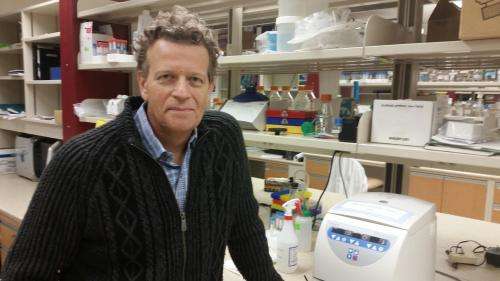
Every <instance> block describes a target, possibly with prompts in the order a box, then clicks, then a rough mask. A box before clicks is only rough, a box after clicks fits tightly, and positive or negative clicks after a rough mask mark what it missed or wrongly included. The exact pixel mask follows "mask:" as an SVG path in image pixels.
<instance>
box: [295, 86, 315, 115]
mask: <svg viewBox="0 0 500 281" xmlns="http://www.w3.org/2000/svg"><path fill="white" fill-rule="evenodd" d="M293 109H295V110H311V100H310V99H309V97H308V96H307V92H306V87H305V86H299V91H298V92H297V95H296V96H295V100H294V101H293Z"/></svg>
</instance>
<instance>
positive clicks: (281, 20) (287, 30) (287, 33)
mask: <svg viewBox="0 0 500 281" xmlns="http://www.w3.org/2000/svg"><path fill="white" fill-rule="evenodd" d="M301 19H302V17H295V16H287V17H278V18H276V30H277V31H278V46H277V50H278V51H281V52H289V51H295V50H296V49H297V47H298V46H299V45H300V44H297V45H291V44H288V43H287V42H288V41H290V40H292V39H293V37H294V36H295V23H296V22H298V21H300V20H301Z"/></svg>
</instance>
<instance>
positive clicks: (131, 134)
mask: <svg viewBox="0 0 500 281" xmlns="http://www.w3.org/2000/svg"><path fill="white" fill-rule="evenodd" d="M143 103H144V100H143V99H142V98H141V97H139V96H132V97H129V98H127V100H126V102H125V107H124V109H123V111H122V113H120V115H118V116H117V117H116V120H115V121H116V124H117V125H118V126H120V127H121V128H120V129H121V137H122V138H123V139H124V141H125V142H127V143H129V144H133V145H135V146H138V147H140V148H143V149H144V148H145V147H144V145H143V143H142V139H141V136H140V133H139V130H138V128H137V126H136V123H135V121H134V115H135V113H136V112H137V110H139V108H140V107H141V106H142V104H143ZM209 131H210V130H208V127H207V125H206V122H205V120H204V118H203V119H202V121H201V122H200V124H199V125H198V127H197V134H198V138H197V140H200V137H202V136H205V135H206V134H207V133H208V132H209Z"/></svg>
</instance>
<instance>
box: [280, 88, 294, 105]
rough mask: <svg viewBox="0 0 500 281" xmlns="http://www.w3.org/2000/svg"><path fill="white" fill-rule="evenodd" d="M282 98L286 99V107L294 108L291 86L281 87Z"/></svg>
mask: <svg viewBox="0 0 500 281" xmlns="http://www.w3.org/2000/svg"><path fill="white" fill-rule="evenodd" d="M281 100H283V101H284V105H283V106H284V107H285V108H284V109H291V108H293V97H292V94H291V93H290V86H283V87H281Z"/></svg>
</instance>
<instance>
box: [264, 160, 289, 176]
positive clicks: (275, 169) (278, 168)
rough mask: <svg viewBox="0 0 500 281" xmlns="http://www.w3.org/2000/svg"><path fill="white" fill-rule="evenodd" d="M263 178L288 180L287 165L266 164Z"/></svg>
mask: <svg viewBox="0 0 500 281" xmlns="http://www.w3.org/2000/svg"><path fill="white" fill-rule="evenodd" d="M264 177H265V178H266V179H267V178H288V165H286V164H271V163H266V169H265V171H264Z"/></svg>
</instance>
